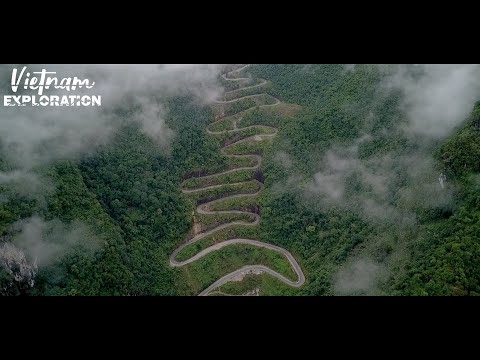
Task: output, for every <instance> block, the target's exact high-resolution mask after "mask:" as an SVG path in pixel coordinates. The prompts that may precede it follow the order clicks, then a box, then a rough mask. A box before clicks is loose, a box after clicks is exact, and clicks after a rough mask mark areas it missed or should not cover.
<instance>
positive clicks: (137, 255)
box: [0, 97, 222, 295]
mask: <svg viewBox="0 0 480 360" xmlns="http://www.w3.org/2000/svg"><path fill="white" fill-rule="evenodd" d="M168 108H169V110H170V111H169V115H168V120H167V122H168V125H169V126H170V127H171V128H172V129H173V130H174V131H175V132H176V134H178V136H177V137H176V139H175V141H174V142H173V144H172V147H171V149H170V150H169V151H165V149H162V148H161V147H159V146H157V145H156V144H155V143H154V142H153V141H152V140H151V139H150V138H148V137H147V136H146V135H144V134H142V132H141V131H140V130H139V129H138V126H135V125H132V124H128V125H125V126H124V127H122V128H121V129H120V130H119V131H118V133H117V134H116V136H115V138H114V140H113V141H112V143H109V144H108V145H106V146H105V147H104V148H101V149H99V150H98V151H97V152H95V154H94V155H92V156H85V157H83V158H82V159H81V160H79V161H64V162H59V163H56V164H54V165H52V166H50V167H48V168H46V169H39V170H38V171H39V172H41V173H43V174H44V176H45V178H47V179H48V181H49V183H50V184H51V190H50V192H49V194H48V195H47V196H45V197H43V196H41V195H40V194H38V195H37V196H36V198H32V196H30V195H29V196H26V195H21V194H20V193H19V194H17V195H15V194H14V192H15V187H14V186H8V185H4V186H2V192H3V193H4V194H5V198H7V199H8V201H6V202H2V203H1V204H0V213H1V215H2V216H1V226H2V227H1V229H0V230H1V232H2V233H1V234H2V235H3V237H4V240H6V241H7V243H8V242H10V241H11V240H12V239H16V238H18V236H19V234H18V230H16V229H15V227H14V226H13V227H12V224H13V223H15V222H16V221H18V220H21V219H27V218H29V217H30V216H32V215H34V216H38V217H40V218H41V219H42V221H46V222H47V223H46V229H45V232H44V233H41V235H39V236H43V237H44V241H45V243H44V244H43V245H45V244H47V245H48V244H50V243H51V242H52V241H55V240H54V239H52V236H51V233H52V231H53V232H55V230H56V229H57V228H58V226H57V228H56V227H55V224H50V223H48V221H49V220H50V219H56V220H60V221H61V222H62V232H61V234H58V236H57V238H58V239H56V240H57V241H58V242H61V241H65V238H64V236H65V235H66V234H68V233H65V229H64V227H66V228H67V230H68V228H69V227H71V228H75V227H76V224H77V223H79V222H81V224H82V225H84V226H85V227H86V228H88V232H87V233H85V234H82V242H79V244H76V245H75V246H72V247H69V248H68V249H66V250H65V252H62V256H61V257H58V259H54V260H52V261H51V262H49V263H48V264H47V265H45V266H39V268H38V274H37V276H36V280H35V285H34V286H33V287H32V288H30V286H27V285H26V284H22V283H21V282H16V281H13V276H14V275H15V274H16V273H13V274H11V273H9V272H8V271H6V270H5V269H4V268H2V269H1V270H0V271H1V279H2V280H1V281H2V286H1V288H2V291H3V292H4V294H12V295H19V294H33V295H174V294H178V293H179V291H180V290H179V289H178V288H177V287H176V282H175V281H176V277H177V276H178V274H175V272H174V271H173V270H172V269H171V268H169V267H168V261H167V256H168V254H169V252H171V251H172V249H173V247H174V246H175V244H176V243H178V242H179V240H180V239H182V237H183V236H185V233H186V232H187V231H188V230H189V228H190V226H191V218H190V211H191V210H190V208H189V206H188V204H187V202H186V201H185V199H184V198H183V197H182V196H181V194H180V190H179V184H180V182H181V179H182V176H183V175H184V174H185V173H188V172H191V171H195V170H197V169H200V168H202V167H203V166H204V165H205V164H212V167H215V166H221V164H222V160H221V159H219V158H218V151H215V150H216V147H215V146H216V145H215V144H214V143H212V142H211V141H210V140H209V139H208V138H206V137H205V134H204V131H203V129H204V127H205V125H206V124H207V123H209V122H210V119H211V113H210V112H209V109H208V107H205V106H203V107H202V106H199V105H194V104H193V102H192V99H191V98H188V97H176V98H173V99H171V100H170V101H169V103H168ZM123 114H124V115H123V116H130V117H134V116H135V112H132V111H124V113H123ZM2 166H4V169H6V168H7V167H8V164H5V163H4V164H3V165H2ZM6 194H8V196H7V195H6ZM43 219H44V220H43ZM50 228H52V229H50ZM35 231H36V232H38V231H39V230H38V229H35ZM62 238H63V239H62ZM17 240H18V239H17ZM89 241H90V242H94V243H95V246H90V245H88V246H87V245H86V244H87V243H88V242H89ZM18 271H19V273H20V270H18ZM179 283H181V282H179ZM184 291H185V290H184Z"/></svg>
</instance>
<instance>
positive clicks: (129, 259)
mask: <svg viewBox="0 0 480 360" xmlns="http://www.w3.org/2000/svg"><path fill="white" fill-rule="evenodd" d="M395 71H396V68H395V66H394V65H390V66H383V67H379V66H375V65H361V64H360V65H355V67H354V68H353V69H346V67H345V66H343V65H340V64H312V65H304V64H260V65H252V66H249V67H248V70H245V73H244V74H247V73H248V74H250V76H251V77H252V80H251V81H250V83H249V85H250V86H251V85H259V86H258V88H255V87H254V88H250V89H247V90H245V91H242V89H241V87H240V84H239V83H240V81H239V82H226V81H225V80H223V79H222V78H221V77H220V76H219V78H218V81H219V83H220V84H222V85H223V86H224V87H225V90H226V91H232V90H234V92H233V93H232V92H230V93H229V94H230V95H228V96H225V97H224V100H225V101H230V100H232V99H236V98H239V97H242V96H247V98H246V99H244V100H241V101H238V102H230V103H227V104H226V105H225V106H219V105H218V104H214V105H213V106H210V105H208V104H202V103H199V102H198V101H194V99H193V97H192V96H190V95H181V96H171V97H167V98H165V99H163V101H164V102H165V108H167V109H168V112H167V113H166V115H165V116H166V124H167V125H168V127H169V128H170V129H172V130H173V132H174V133H175V137H174V140H173V141H172V143H171V146H170V148H169V149H168V151H166V150H165V149H164V148H163V147H161V146H158V144H156V143H155V142H154V141H153V140H152V139H151V138H150V137H148V136H147V134H145V133H144V132H142V131H141V129H140V127H139V125H138V124H136V123H132V122H127V121H125V124H124V125H123V126H121V127H120V128H119V129H118V131H116V132H115V135H114V137H113V139H112V140H111V141H110V142H108V143H106V144H104V145H102V146H100V147H99V148H98V149H97V150H96V151H95V152H93V153H90V154H86V155H82V156H81V158H79V159H74V160H73V159H70V160H67V159H66V160H58V161H55V162H54V163H52V164H48V165H45V166H40V167H37V168H35V169H34V170H35V173H36V174H37V176H38V177H39V178H40V179H43V181H45V182H47V183H48V184H49V185H50V186H49V187H48V189H47V190H45V191H41V192H26V191H25V189H23V187H22V186H19V185H18V184H15V183H9V182H0V199H1V201H0V247H1V246H4V248H5V246H6V244H9V243H14V244H21V243H22V241H26V240H25V239H24V237H25V235H24V234H22V233H20V232H19V225H18V224H23V223H24V222H27V224H30V225H29V226H31V227H33V226H39V228H40V229H41V230H39V232H38V237H40V240H38V241H42V242H43V243H44V244H47V245H45V246H46V249H52V250H51V252H52V253H55V254H57V253H58V254H61V256H60V255H58V256H50V257H49V261H48V262H47V261H45V263H41V259H42V258H41V257H40V260H39V263H38V267H35V276H34V280H35V281H34V285H33V286H32V284H31V282H29V280H30V278H29V277H26V278H25V277H24V280H21V281H19V280H18V279H17V278H16V274H17V272H21V271H24V270H22V269H21V268H13V271H12V269H11V268H10V270H7V268H5V266H3V267H2V266H0V295H15V296H18V295H33V296H40V295H61V296H65V295H67V296H73V295H87V296H94V295H123V296H127V295H128V296H142V295H170V296H171V295H198V294H199V293H200V292H201V291H202V290H204V289H205V288H207V287H208V286H209V285H211V284H212V283H213V282H214V281H216V280H218V279H219V278H221V277H222V276H224V275H226V274H228V273H230V272H232V271H234V270H236V269H239V268H241V267H242V266H245V265H251V264H262V265H265V266H268V267H269V268H271V269H272V270H274V271H276V272H278V273H279V274H281V275H282V276H285V277H286V278H288V279H294V278H295V273H294V271H293V270H292V268H291V266H290V265H289V263H288V262H287V261H286V260H285V257H283V256H281V255H279V253H276V252H273V251H270V250H267V249H265V248H258V247H254V246H249V245H244V244H236V245H230V246H226V247H224V248H221V249H220V250H218V251H215V252H212V253H210V254H208V255H206V256H204V257H202V258H200V259H198V260H197V261H195V262H192V263H191V264H188V265H186V266H182V267H172V266H170V263H169V258H170V256H171V254H172V253H173V252H174V251H175V249H177V248H178V247H179V246H180V245H181V244H183V243H184V242H185V240H186V239H191V238H193V237H194V236H195V230H194V228H195V227H194V225H195V224H197V223H198V224H201V225H199V228H200V229H201V231H202V232H205V231H209V230H212V229H215V228H216V227H218V226H220V225H222V224H228V223H231V222H232V221H233V222H235V221H236V222H240V223H241V224H240V225H238V226H227V227H225V228H223V229H221V230H219V231H217V232H215V233H214V234H212V235H211V236H206V237H204V238H202V239H201V240H199V241H198V242H195V243H193V244H190V245H188V246H185V247H184V248H183V249H182V250H181V251H179V252H178V254H177V260H178V261H185V260H187V259H189V258H191V257H192V256H194V255H195V254H197V253H199V252H201V251H202V250H204V249H206V248H208V247H210V246H212V245H215V244H220V243H222V242H223V241H226V240H228V239H233V238H242V239H256V240H258V241H261V242H264V243H268V244H272V245H276V246H278V247H281V248H283V249H286V250H287V251H289V252H290V253H291V254H292V256H293V257H294V258H295V259H296V261H297V262H298V264H299V265H300V267H301V268H302V270H303V272H304V275H305V284H303V285H302V286H300V287H291V286H288V285H286V284H285V283H283V282H281V281H279V280H278V279H277V278H275V277H272V276H270V275H269V274H265V273H263V274H261V275H256V276H253V275H248V276H246V277H245V278H244V279H243V281H232V282H228V283H226V284H224V285H222V286H221V287H219V288H218V289H217V291H216V292H212V293H211V295H212V296H213V295H225V294H229V295H235V294H245V293H247V292H249V291H251V290H252V289H259V292H260V295H395V296H405V295H421V296H425V295H430V296H431V295H460V296H462V295H479V294H480V101H479V102H477V103H476V104H475V106H474V107H473V108H472V109H468V110H469V112H470V114H469V115H468V116H467V117H466V118H465V119H463V121H462V123H461V124H460V125H458V126H457V127H456V128H455V129H454V131H453V132H452V133H451V134H449V135H448V136H447V137H444V138H429V139H425V138H422V137H421V136H420V135H418V134H411V133H409V132H408V131H405V128H406V126H407V125H408V119H407V118H408V114H407V113H406V110H405V109H404V108H403V107H402V104H403V101H404V94H403V93H402V92H401V91H400V90H398V89H395V88H393V89H386V88H385V87H383V86H382V84H384V82H385V81H386V79H389V77H390V76H391V75H392V74H393V73H395ZM411 71H414V70H411ZM242 74H243V73H242ZM258 79H265V80H266V84H265V85H262V83H261V82H260V80H258ZM255 94H263V95H262V96H258V97H248V96H252V95H255ZM275 99H278V100H279V101H280V102H281V104H279V105H277V106H272V105H275V104H276V100H275ZM478 100H480V99H478ZM265 105H267V106H265ZM116 111H117V113H118V116H119V117H120V118H125V119H127V118H134V117H135V116H137V115H138V114H137V110H136V108H135V107H132V108H120V109H117V110H116ZM220 113H222V116H226V117H225V120H224V121H222V120H220V121H218V118H219V114H220ZM215 119H217V121H216V122H215V123H213V122H214V121H215ZM237 127H238V128H240V127H241V128H242V130H241V131H237V130H236V129H237ZM230 130H235V131H234V132H225V131H230ZM209 132H210V133H209ZM260 135H263V136H264V137H263V138H262V137H261V136H260ZM255 136H257V138H258V137H259V136H260V138H258V139H257V138H255ZM243 139H247V141H242V140H243ZM260 140H261V141H260ZM0 145H2V144H1V143H0ZM7 151H8V149H6V148H5V147H2V146H0V172H7V171H12V170H15V165H14V164H11V163H9V160H8V157H7V156H6V152H7ZM252 154H253V155H252ZM228 155H235V156H238V155H244V156H243V157H241V156H238V157H235V156H233V157H232V156H228ZM252 156H253V157H252ZM254 156H259V157H260V156H261V157H262V160H261V165H260V166H259V168H258V169H256V168H254V166H255V164H256V161H258V160H256V159H257V158H255V157H254ZM332 159H333V160H332ZM335 161H336V162H335ZM338 164H346V165H344V166H340V165H338ZM243 167H246V168H248V169H245V170H239V171H234V172H230V173H228V172H227V173H225V174H222V175H219V176H213V177H205V176H206V175H214V174H216V173H219V172H225V171H227V170H233V169H238V168H243ZM440 178H441V181H440V182H441V184H440V182H439V179H440ZM327 185H328V186H330V187H326V186H327ZM203 187H210V188H209V189H207V190H205V191H201V192H196V191H195V190H196V189H199V188H203ZM338 189H340V190H338ZM185 190H190V191H192V190H193V191H192V192H191V193H185ZM330 190H331V191H330ZM335 191H340V193H339V194H340V195H338V196H336V197H334V196H332V195H331V194H329V192H331V193H333V194H334V193H335ZM236 194H252V196H250V197H238V198H235V197H234V196H233V197H230V198H229V199H226V200H224V201H215V200H216V199H220V198H221V197H224V196H230V195H236ZM256 194H258V195H256ZM253 195H255V196H253ZM207 202H208V204H207V205H208V209H209V210H210V211H226V210H236V211H248V212H250V213H252V215H245V213H238V214H232V213H224V214H218V213H217V214H216V215H215V216H212V215H206V214H200V213H195V208H196V207H197V206H200V205H202V204H203V203H207ZM253 214H259V215H260V216H261V220H260V221H259V224H258V226H249V225H248V223H253V222H254V221H255V217H254V215H253ZM29 219H30V220H29ZM31 219H33V220H31ZM38 219H41V221H40V220H38ZM245 223H246V224H247V225H244V224H245ZM38 224H41V225H38ZM192 226H193V228H192ZM67 238H68V239H70V238H71V239H76V240H75V241H74V240H72V241H70V242H69V243H68V244H66V242H67V240H66V239H67ZM77 238H78V239H77ZM54 251H56V252H54ZM0 255H1V253H0ZM30 260H31V259H30ZM0 265H2V263H1V262H0Z"/></svg>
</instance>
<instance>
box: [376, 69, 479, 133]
mask: <svg viewBox="0 0 480 360" xmlns="http://www.w3.org/2000/svg"><path fill="white" fill-rule="evenodd" d="M479 80H480V66H479V65H475V64H472V65H470V64H453V65H447V64H433V65H429V64H417V65H399V66H398V67H397V68H396V71H395V72H394V73H393V74H392V75H391V76H389V77H387V78H386V80H385V82H384V84H383V86H384V87H385V88H386V89H388V88H397V89H400V90H402V92H403V94H404V99H403V103H402V110H404V111H405V113H406V115H407V117H408V120H409V125H408V126H407V127H406V130H407V131H408V132H411V133H414V134H420V135H422V136H424V137H428V138H435V139H438V138H443V137H445V136H447V135H449V134H450V133H451V132H452V130H453V129H455V127H456V126H458V125H460V124H461V123H462V122H463V121H464V120H465V118H466V117H467V115H468V114H469V113H470V112H471V111H472V108H473V105H474V104H475V102H476V101H477V100H478V99H479V98H480V81H479Z"/></svg>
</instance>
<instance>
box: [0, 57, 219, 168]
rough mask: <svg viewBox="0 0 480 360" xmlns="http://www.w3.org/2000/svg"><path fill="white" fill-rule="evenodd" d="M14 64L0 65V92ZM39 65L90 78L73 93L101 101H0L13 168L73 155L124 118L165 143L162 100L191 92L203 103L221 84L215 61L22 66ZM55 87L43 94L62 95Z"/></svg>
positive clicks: (1, 138)
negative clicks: (97, 104) (83, 104)
mask: <svg viewBox="0 0 480 360" xmlns="http://www.w3.org/2000/svg"><path fill="white" fill-rule="evenodd" d="M13 67H17V68H21V67H22V66H20V65H10V66H8V65H3V66H1V67H0V74H1V76H0V78H1V79H3V81H8V82H7V83H6V84H2V88H3V89H5V92H4V93H3V94H2V95H4V94H9V93H11V92H10V91H7V90H8V89H9V84H10V76H11V71H12V68H13ZM42 68H45V69H47V71H52V70H53V71H56V72H57V74H56V76H57V77H58V78H63V77H68V76H72V77H73V76H77V77H79V78H82V79H84V78H88V79H89V80H90V81H95V86H94V87H93V88H92V89H89V90H88V89H82V90H78V91H75V94H82V93H85V94H89V95H101V96H102V106H101V107H41V106H39V107H30V106H26V107H4V106H1V107H0V123H1V129H2V131H1V132H0V148H1V150H2V153H3V155H4V156H5V158H6V159H7V160H8V162H9V163H10V164H12V166H13V167H14V168H15V169H17V170H23V171H27V172H28V171H29V170H30V169H32V168H34V167H36V166H41V165H44V164H48V163H50V162H52V161H55V160H58V159H74V158H77V157H78V156H81V155H84V154H89V153H91V152H94V151H95V149H96V148H97V147H98V146H99V145H102V144H106V143H107V142H108V141H109V140H110V139H111V137H112V136H113V135H114V134H115V131H116V130H117V129H118V127H119V126H121V125H122V124H124V123H125V122H128V121H132V122H138V123H140V125H141V129H142V130H143V132H144V133H145V134H147V135H148V136H150V137H151V138H152V139H153V140H154V141H156V142H157V143H158V144H159V145H161V146H162V147H164V148H168V145H169V144H170V143H171V141H173V139H174V136H173V132H172V130H171V129H169V128H168V126H167V125H166V123H165V115H166V112H167V111H166V109H165V108H164V107H163V103H162V100H163V99H164V98H165V97H168V96H174V95H178V96H179V95H187V94H192V95H193V96H194V97H195V99H196V101H197V102H199V103H204V104H205V103H208V102H210V101H212V99H214V98H215V97H217V96H218V93H219V92H220V90H221V89H220V88H219V87H218V86H217V83H216V80H217V75H218V73H219V71H220V70H219V69H220V67H219V66H217V65H188V64H186V65H29V66H28V68H27V69H28V70H29V71H35V70H40V69H42ZM22 91H25V90H22ZM58 91H59V90H52V91H50V90H45V92H46V93H45V94H47V93H48V94H57V95H58V94H59V95H61V94H62V93H59V92H58ZM64 94H69V93H67V92H64ZM29 95H33V94H30V93H29ZM130 105H131V106H130ZM122 107H123V108H124V110H125V108H127V109H126V110H129V109H128V108H129V107H130V108H133V107H136V108H137V109H138V111H137V112H135V113H133V114H130V115H120V114H118V113H114V110H115V109H119V108H122ZM3 175H4V177H5V176H11V174H10V175H6V174H3Z"/></svg>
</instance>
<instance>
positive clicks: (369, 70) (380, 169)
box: [250, 64, 480, 295]
mask: <svg viewBox="0 0 480 360" xmlns="http://www.w3.org/2000/svg"><path fill="white" fill-rule="evenodd" d="M393 70H394V68H393V67H383V68H382V67H378V66H369V65H356V67H355V70H354V71H352V70H347V69H346V68H345V67H344V66H342V65H307V66H306V65H292V64H287V65H258V66H255V67H252V69H251V70H250V71H251V72H252V73H253V74H254V75H255V76H260V77H262V78H265V79H267V80H270V81H271V83H272V85H271V87H270V90H269V91H270V93H271V94H272V95H273V96H276V97H278V98H279V99H281V100H282V101H286V102H293V103H297V104H300V105H302V106H303V110H302V112H301V113H299V114H297V115H296V117H295V119H294V120H293V121H290V122H287V123H282V124H281V125H280V126H279V127H280V131H279V141H278V142H277V143H276V144H275V146H274V148H273V149H272V151H271V153H270V160H269V161H267V163H268V164H269V165H268V166H267V167H266V171H265V176H266V184H269V185H270V191H268V192H266V193H265V196H264V197H263V203H262V205H263V224H262V225H263V229H264V230H263V231H264V237H265V239H267V238H268V239H270V241H272V242H274V243H277V244H281V245H282V246H286V247H289V248H290V249H292V248H293V249H294V250H295V252H298V253H299V254H301V256H302V258H303V263H304V264H305V268H306V270H307V273H306V276H307V278H309V279H310V282H309V283H308V284H307V285H306V286H305V287H304V288H303V289H302V290H301V293H304V294H316V295H322V294H402V295H410V294H411V295H455V294H457V295H458V294H461V295H464V294H475V293H478V290H479V280H480V275H479V274H480V273H479V272H478V269H477V268H478V256H479V250H478V249H479V248H478V246H479V244H480V228H479V225H480V217H479V205H480V203H479V201H480V192H479V184H480V183H479V176H478V172H479V170H480V167H479V159H480V157H479V155H480V153H479V145H478V144H480V127H479V114H480V104H477V106H476V107H475V109H473V112H472V115H471V116H470V119H465V121H464V125H461V127H460V128H458V130H456V131H455V132H454V134H453V135H452V136H451V137H450V138H448V139H442V140H431V139H429V140H428V141H427V140H425V139H419V138H418V136H415V135H412V134H409V133H408V132H405V131H403V130H402V126H403V124H404V123H405V122H406V119H405V114H404V113H403V112H402V110H401V107H400V106H399V104H400V101H401V99H402V94H401V93H400V92H399V91H395V90H391V91H385V90H384V88H382V86H381V81H382V79H384V78H385V77H386V76H388V74H389V73H391V72H392V71H393ZM263 119H264V121H265V123H266V124H269V123H273V122H274V120H273V119H268V118H267V117H264V118H263ZM353 145H355V146H353ZM352 146H353V147H354V149H353V150H352ZM332 149H333V152H334V153H335V151H336V153H335V154H336V155H338V157H339V159H337V160H342V161H344V164H345V166H346V167H352V168H353V170H352V171H351V172H349V171H347V172H346V173H342V172H341V171H340V173H341V174H340V175H343V176H336V175H338V173H339V171H335V170H338V169H335V167H334V166H333V170H332V166H331V165H332V164H325V162H326V161H325V158H324V157H325V153H326V152H328V151H332ZM342 151H343V153H342ZM345 154H346V155H345ZM342 156H343V157H342ZM430 159H431V161H430ZM329 166H330V168H329ZM325 168H327V170H325ZM324 170H325V171H324ZM328 170H329V171H330V172H328ZM342 171H343V170H342ZM317 172H320V173H321V174H322V175H321V176H320V177H318V180H319V182H323V183H325V182H328V181H330V180H332V179H333V180H334V181H335V182H342V183H343V185H344V189H343V191H344V193H343V195H342V198H341V201H340V200H338V201H331V199H329V198H328V197H324V198H321V197H318V196H315V191H311V192H309V191H307V192H305V191H304V190H302V189H305V188H308V187H309V186H311V185H312V174H315V173H317ZM441 174H444V175H446V178H445V179H446V180H445V181H446V186H445V189H443V187H441V186H440V185H439V184H438V181H437V178H439V176H441ZM329 175H332V176H334V175H335V176H336V177H333V178H329ZM375 176H377V177H379V178H381V180H382V186H385V187H386V188H385V190H384V191H382V192H378V191H376V190H375V187H376V186H377V185H378V183H375V181H373V180H372V178H374V177H375ZM298 184H300V185H298ZM318 186H321V184H320V185H318ZM267 188H269V186H268V185H267ZM334 188H335V187H334V186H332V188H331V189H329V190H333V189H334ZM306 194H307V196H305V195H306ZM322 201H323V202H328V201H330V203H329V204H325V203H322ZM366 205H368V206H366Z"/></svg>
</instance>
